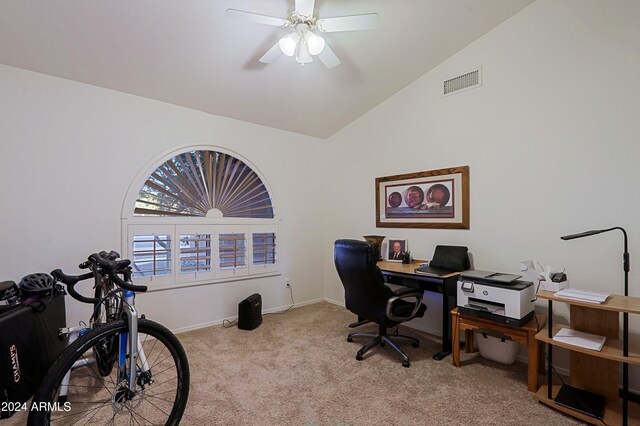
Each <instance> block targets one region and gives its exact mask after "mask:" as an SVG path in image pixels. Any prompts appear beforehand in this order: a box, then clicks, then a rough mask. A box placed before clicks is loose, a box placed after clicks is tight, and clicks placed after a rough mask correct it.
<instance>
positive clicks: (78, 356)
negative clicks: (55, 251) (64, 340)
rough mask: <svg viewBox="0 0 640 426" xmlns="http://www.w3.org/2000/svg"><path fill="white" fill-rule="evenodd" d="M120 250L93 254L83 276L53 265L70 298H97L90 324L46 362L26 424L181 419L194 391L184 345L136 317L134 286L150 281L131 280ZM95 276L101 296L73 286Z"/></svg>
mask: <svg viewBox="0 0 640 426" xmlns="http://www.w3.org/2000/svg"><path fill="white" fill-rule="evenodd" d="M116 255H117V253H115V252H112V253H110V254H108V255H107V254H106V253H104V252H102V253H99V254H97V253H96V254H92V255H91V256H89V260H88V263H87V262H85V263H84V264H81V267H87V268H90V269H91V272H89V273H86V274H83V275H79V276H70V275H66V274H64V273H62V271H60V270H56V271H53V272H52V275H53V276H54V277H55V278H56V279H57V280H59V281H61V282H62V283H64V284H66V285H67V289H68V292H69V294H70V295H71V296H72V297H73V298H75V299H76V300H79V301H81V302H84V303H92V304H93V305H94V314H93V315H92V320H91V325H92V326H93V328H83V329H82V330H81V331H80V332H78V335H77V339H76V340H75V341H72V342H71V341H70V344H69V346H67V348H66V349H65V350H64V351H63V352H62V354H61V355H60V357H59V358H58V359H57V360H56V361H55V362H54V364H53V365H52V367H51V368H50V369H49V372H48V373H47V375H46V376H45V378H44V380H43V382H42V384H41V386H40V389H39V390H38V391H37V392H36V394H35V395H34V397H33V401H32V404H31V411H30V413H29V419H28V424H29V425H42V424H49V423H54V422H57V421H60V422H61V424H72V423H73V424H75V423H86V424H89V423H91V424H94V423H100V422H104V423H106V424H118V423H123V422H127V423H129V424H147V423H151V424H166V425H176V424H178V423H179V421H180V419H181V418H182V415H183V413H184V409H185V407H186V404H187V400H188V396H189V364H188V360H187V357H186V354H185V352H184V349H183V348H182V345H181V344H180V342H179V341H178V339H177V338H176V337H175V336H174V335H173V333H171V332H170V331H169V330H168V329H166V328H165V327H164V326H162V325H160V324H158V323H156V322H153V321H150V320H147V319H146V318H145V317H144V315H142V317H141V318H140V319H139V318H138V314H137V311H136V309H135V292H144V291H146V290H147V287H146V286H138V285H134V284H132V283H131V267H130V266H129V265H130V261H129V260H126V259H125V260H120V261H117V260H116V259H117V256H116ZM119 275H122V276H123V278H124V279H122V278H120V276H119ZM91 277H93V278H95V281H96V288H95V296H96V297H94V298H88V297H84V296H82V295H80V294H79V293H78V292H76V291H75V289H74V285H75V284H77V283H78V282H79V281H82V280H85V279H88V278H91ZM70 340H71V339H70ZM165 351H166V352H165ZM114 367H117V368H114Z"/></svg>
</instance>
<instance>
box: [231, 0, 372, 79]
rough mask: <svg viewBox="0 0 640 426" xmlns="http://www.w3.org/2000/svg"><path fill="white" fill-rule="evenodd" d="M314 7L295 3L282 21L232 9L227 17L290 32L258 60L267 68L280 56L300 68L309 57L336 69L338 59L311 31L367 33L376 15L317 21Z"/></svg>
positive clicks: (310, 2)
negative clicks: (291, 10)
mask: <svg viewBox="0 0 640 426" xmlns="http://www.w3.org/2000/svg"><path fill="white" fill-rule="evenodd" d="M314 6H315V0H296V1H295V10H294V11H293V12H292V13H290V14H289V16H288V17H287V18H286V19H283V18H276V17H273V16H266V15H260V14H257V13H252V12H246V11H244V10H236V9H227V16H228V17H230V18H237V19H242V20H245V21H249V22H254V23H258V24H264V25H270V26H273V27H280V28H290V29H292V30H293V32H291V33H289V34H287V35H285V36H284V37H282V38H281V39H280V40H278V42H277V43H276V44H275V45H274V46H273V47H271V49H269V50H268V51H267V52H266V53H265V54H264V55H263V56H262V57H261V58H260V62H262V63H265V64H269V63H271V62H273V61H275V60H276V59H278V57H279V56H280V54H281V53H284V54H285V55H286V56H291V57H295V60H296V62H297V63H298V64H300V66H302V67H304V65H305V64H308V63H311V62H313V57H314V56H317V57H318V59H320V62H322V63H323V64H324V65H325V66H326V67H327V68H334V67H336V66H338V65H340V59H338V57H337V56H336V54H335V53H334V52H333V50H331V48H330V47H329V46H328V45H327V42H326V41H325V39H324V38H323V37H321V36H319V35H318V34H316V33H315V32H314V31H316V30H317V31H321V32H324V33H329V32H338V31H360V30H371V29H374V28H376V27H377V26H378V24H379V22H380V17H379V16H378V14H377V13H367V14H364V15H352V16H339V17H335V18H325V19H319V18H318V17H317V16H313V9H314Z"/></svg>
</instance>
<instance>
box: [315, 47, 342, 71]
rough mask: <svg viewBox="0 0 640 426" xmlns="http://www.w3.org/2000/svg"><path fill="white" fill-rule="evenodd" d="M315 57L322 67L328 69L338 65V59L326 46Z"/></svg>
mask: <svg viewBox="0 0 640 426" xmlns="http://www.w3.org/2000/svg"><path fill="white" fill-rule="evenodd" d="M317 56H318V59H320V62H322V63H323V64H324V66H325V67H327V68H329V69H331V68H335V67H337V66H338V65H340V59H338V57H337V56H336V54H335V53H333V50H331V48H330V47H329V45H328V44H327V45H325V46H324V49H322V52H320V53H319V54H318V55H317Z"/></svg>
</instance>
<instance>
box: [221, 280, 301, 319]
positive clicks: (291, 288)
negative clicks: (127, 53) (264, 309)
mask: <svg viewBox="0 0 640 426" xmlns="http://www.w3.org/2000/svg"><path fill="white" fill-rule="evenodd" d="M287 288H288V289H289V296H290V297H291V306H289V307H288V308H287V309H285V310H284V311H282V312H269V313H268V314H264V316H267V315H282V314H286V313H287V312H289V311H290V310H291V308H293V307H294V306H295V304H296V302H295V300H294V299H293V287H292V286H291V284H287ZM237 325H238V319H237V318H236V319H234V320H228V319H223V320H222V326H223V327H224V328H230V327H236V326H237Z"/></svg>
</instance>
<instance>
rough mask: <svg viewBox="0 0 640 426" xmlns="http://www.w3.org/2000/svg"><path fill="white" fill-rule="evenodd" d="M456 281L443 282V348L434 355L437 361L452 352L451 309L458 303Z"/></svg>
mask: <svg viewBox="0 0 640 426" xmlns="http://www.w3.org/2000/svg"><path fill="white" fill-rule="evenodd" d="M456 282H457V281H456V280H453V281H450V280H445V282H444V283H443V284H442V286H443V289H442V350H441V351H440V352H438V353H437V354H435V355H434V356H433V359H435V360H436V361H440V360H441V359H443V358H444V357H446V356H447V355H449V354H450V353H451V310H452V309H453V308H455V307H456V306H457V305H458V303H457V301H456V293H457V289H456Z"/></svg>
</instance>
